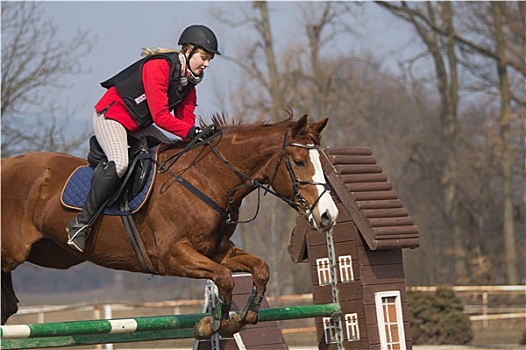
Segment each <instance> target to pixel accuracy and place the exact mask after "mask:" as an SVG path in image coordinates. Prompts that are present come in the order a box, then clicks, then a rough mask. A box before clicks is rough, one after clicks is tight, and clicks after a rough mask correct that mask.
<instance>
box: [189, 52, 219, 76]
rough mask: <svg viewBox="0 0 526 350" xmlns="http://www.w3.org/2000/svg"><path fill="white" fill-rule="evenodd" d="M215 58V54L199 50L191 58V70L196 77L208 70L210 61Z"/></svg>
mask: <svg viewBox="0 0 526 350" xmlns="http://www.w3.org/2000/svg"><path fill="white" fill-rule="evenodd" d="M213 58H214V55H213V54H211V53H209V52H206V51H203V50H197V52H196V53H194V54H193V55H192V57H191V58H190V63H189V64H190V69H191V70H192V72H194V74H195V75H200V74H201V73H202V72H203V71H204V70H205V69H206V68H208V66H209V65H210V61H211V60H212V59H213Z"/></svg>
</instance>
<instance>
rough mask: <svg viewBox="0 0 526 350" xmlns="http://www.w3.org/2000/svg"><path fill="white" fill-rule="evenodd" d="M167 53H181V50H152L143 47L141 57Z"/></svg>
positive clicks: (159, 48)
mask: <svg viewBox="0 0 526 350" xmlns="http://www.w3.org/2000/svg"><path fill="white" fill-rule="evenodd" d="M167 52H177V53H179V52H180V50H173V49H165V48H162V47H158V48H156V49H151V48H149V47H143V48H142V51H141V56H143V57H146V56H151V55H155V54H157V53H167Z"/></svg>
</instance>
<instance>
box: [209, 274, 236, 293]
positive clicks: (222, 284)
mask: <svg viewBox="0 0 526 350" xmlns="http://www.w3.org/2000/svg"><path fill="white" fill-rule="evenodd" d="M213 280H214V283H215V284H216V286H217V288H218V289H219V292H220V293H221V294H223V293H227V294H230V293H231V292H232V290H233V289H234V286H235V285H236V283H235V281H234V278H233V277H232V272H231V271H230V270H229V269H226V268H224V269H220V270H219V271H217V272H216V273H215V276H214V278H213Z"/></svg>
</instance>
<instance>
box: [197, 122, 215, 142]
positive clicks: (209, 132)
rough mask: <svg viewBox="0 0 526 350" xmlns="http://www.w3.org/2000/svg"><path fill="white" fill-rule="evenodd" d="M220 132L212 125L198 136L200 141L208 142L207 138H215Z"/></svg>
mask: <svg viewBox="0 0 526 350" xmlns="http://www.w3.org/2000/svg"><path fill="white" fill-rule="evenodd" d="M218 131H219V129H218V128H217V127H216V126H215V125H214V124H212V125H209V126H207V127H206V128H205V129H204V130H202V131H201V132H200V133H199V134H197V135H196V136H197V137H199V139H200V140H206V139H207V138H209V137H212V136H214V134H215V133H216V132H218Z"/></svg>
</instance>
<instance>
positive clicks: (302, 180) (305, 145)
mask: <svg viewBox="0 0 526 350" xmlns="http://www.w3.org/2000/svg"><path fill="white" fill-rule="evenodd" d="M327 121H328V118H324V119H323V120H321V121H319V122H317V123H310V124H309V123H307V115H303V116H302V117H301V118H300V119H299V120H298V121H296V122H291V124H290V125H289V126H288V128H287V129H286V131H285V134H284V136H283V145H282V150H281V154H279V155H277V158H278V159H277V161H276V166H275V169H274V174H273V175H272V176H271V179H270V185H271V186H272V188H273V189H274V190H275V191H276V193H277V194H278V195H279V196H280V197H282V198H283V199H285V200H286V201H287V202H288V203H289V204H290V205H291V206H292V207H293V208H294V209H295V210H296V211H297V212H298V213H299V214H300V215H303V216H304V217H305V218H306V219H307V220H308V222H309V224H310V226H311V227H312V228H314V229H316V230H324V229H329V228H330V227H332V225H333V224H334V222H335V220H336V217H337V215H338V209H337V208H336V205H335V204H334V201H333V200H332V197H331V194H330V191H329V185H328V184H327V183H326V180H325V176H324V173H323V169H322V166H321V161H320V153H319V150H318V147H319V146H320V132H321V131H322V130H323V128H325V126H326V125H327Z"/></svg>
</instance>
